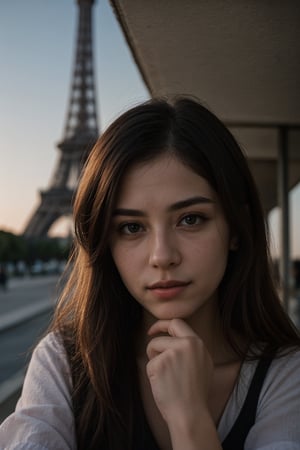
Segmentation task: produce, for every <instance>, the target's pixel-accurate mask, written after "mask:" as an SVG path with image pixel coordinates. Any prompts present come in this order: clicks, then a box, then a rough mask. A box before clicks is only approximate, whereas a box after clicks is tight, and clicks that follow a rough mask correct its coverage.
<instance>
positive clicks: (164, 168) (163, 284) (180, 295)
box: [110, 154, 230, 319]
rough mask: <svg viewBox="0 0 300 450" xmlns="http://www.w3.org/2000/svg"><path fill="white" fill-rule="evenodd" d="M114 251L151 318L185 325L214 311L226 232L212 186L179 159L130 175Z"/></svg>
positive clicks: (163, 159) (117, 216)
mask: <svg viewBox="0 0 300 450" xmlns="http://www.w3.org/2000/svg"><path fill="white" fill-rule="evenodd" d="M110 247H111V252H112V257H113V260H114V262H115V265H116V267H117V269H118V271H119V273H120V276H121V278H122V280H123V282H124V284H125V286H126V287H127V289H128V291H129V292H130V293H131V295H132V296H133V297H134V298H135V299H136V301H137V302H139V303H140V304H141V305H142V307H143V308H144V309H145V311H147V312H148V313H150V314H151V316H153V317H155V318H157V319H172V318H182V319H188V318H190V317H191V316H194V315H195V314H201V313H202V312H203V311H205V310H206V311H207V310H209V309H211V308H215V306H216V301H217V290H218V286H219V284H220V282H221V280H222V278H223V275H224V272H225V269H226V264H227V256H228V251H229V248H230V241H229V228H228V225H227V223H226V220H225V217H224V214H223V212H222V209H221V207H220V205H219V202H218V198H217V195H216V193H215V192H214V190H213V189H212V188H211V186H210V185H209V183H208V182H207V181H206V179H205V178H203V177H201V176H199V175H197V174H196V173H195V172H193V171H192V170H191V169H190V168H188V167H187V166H185V165H183V164H182V162H180V161H179V160H178V159H177V158H176V157H174V156H170V155H168V154H165V155H162V156H160V157H158V158H157V159H155V160H154V161H152V162H147V163H143V164H139V165H136V166H134V167H132V168H131V169H130V170H129V171H128V172H127V174H126V175H125V177H124V179H123V182H122V183H121V186H120V190H119V195H118V198H117V202H116V206H115V210H114V213H113V218H112V233H111V240H110Z"/></svg>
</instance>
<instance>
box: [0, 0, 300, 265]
mask: <svg viewBox="0 0 300 450" xmlns="http://www.w3.org/2000/svg"><path fill="white" fill-rule="evenodd" d="M93 18H94V21H93V25H94V57H95V63H96V67H95V74H96V87H97V93H98V98H97V103H98V111H99V119H100V124H99V125H100V129H101V130H103V129H104V128H106V126H107V125H108V124H109V123H110V122H111V121H112V120H113V119H114V118H115V117H117V116H118V115H119V114H120V113H121V112H122V111H124V110H126V109H128V108H129V107H131V106H132V105H134V104H136V103H139V102H140V101H143V100H146V99H147V98H149V94H148V91H147V89H146V87H145V86H144V84H143V81H142V79H141V77H140V75H139V72H138V70H137V68H136V66H135V63H134V61H133V59H132V56H131V54H130V51H129V49H128V48H127V44H126V42H125V40H124V37H123V35H122V32H121V30H120V27H119V24H118V22H117V20H116V18H115V16H114V14H113V11H112V8H111V6H110V3H109V1H108V0H98V1H96V4H95V6H94V17H93ZM76 20H77V5H76V2H75V0H9V1H1V2H0V57H1V71H0V98H1V101H0V130H1V133H0V155H1V162H0V183H1V184H0V187H1V189H0V229H5V230H8V231H12V232H15V233H21V232H22V230H23V228H24V226H25V224H26V222H27V221H28V219H29V217H30V215H31V213H32V212H33V211H34V210H35V208H36V207H37V205H38V200H39V196H38V190H39V189H42V190H44V189H47V187H48V186H49V182H50V179H51V177H52V173H53V170H54V166H55V163H56V159H57V157H58V154H59V153H58V150H57V149H56V144H57V143H58V142H59V141H61V140H62V138H63V130H64V125H65V118H66V112H67V107H68V99H69V92H70V84H71V75H72V70H73V62H74V51H75V42H76V41H75V39H76V31H77V27H76V25H77V23H76ZM290 198H291V202H290V203H291V209H292V248H291V250H292V255H293V256H297V257H300V243H299V238H297V228H299V224H300V213H299V206H298V205H299V202H300V188H299V187H298V188H297V189H295V190H294V192H293V193H292V194H291V196H290ZM277 222H278V212H276V211H275V212H273V213H272V214H271V229H272V234H273V236H274V239H273V243H274V247H275V248H278V237H277V235H278V231H277V230H278V225H277Z"/></svg>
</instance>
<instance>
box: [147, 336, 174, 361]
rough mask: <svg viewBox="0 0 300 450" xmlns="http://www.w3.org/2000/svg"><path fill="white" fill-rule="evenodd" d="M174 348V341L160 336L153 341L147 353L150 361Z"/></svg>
mask: <svg viewBox="0 0 300 450" xmlns="http://www.w3.org/2000/svg"><path fill="white" fill-rule="evenodd" d="M172 346H174V339H173V338H172V337H170V336H159V337H156V338H153V339H151V341H150V342H149V344H148V345H147V348H146V353H147V356H148V358H149V359H153V358H154V357H155V356H157V355H159V354H160V353H162V352H164V351H165V350H167V349H170V348H172Z"/></svg>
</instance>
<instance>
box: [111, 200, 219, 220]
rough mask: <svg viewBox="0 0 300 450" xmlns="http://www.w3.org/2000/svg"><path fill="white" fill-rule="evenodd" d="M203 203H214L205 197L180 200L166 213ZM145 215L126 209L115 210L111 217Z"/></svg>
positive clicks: (141, 212)
mask: <svg viewBox="0 0 300 450" xmlns="http://www.w3.org/2000/svg"><path fill="white" fill-rule="evenodd" d="M203 203H209V204H211V203H215V202H214V201H213V200H212V199H210V198H207V197H200V196H198V197H192V198H187V199H186V200H180V201H179V202H176V203H173V205H171V206H170V207H169V208H168V211H177V210H178V209H182V208H187V207H188V206H192V205H198V204H203ZM145 215H146V214H145V213H144V212H143V211H140V210H138V209H127V208H116V209H115V210H114V212H113V216H134V217H145Z"/></svg>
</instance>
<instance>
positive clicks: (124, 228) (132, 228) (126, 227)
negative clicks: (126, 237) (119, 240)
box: [120, 223, 142, 234]
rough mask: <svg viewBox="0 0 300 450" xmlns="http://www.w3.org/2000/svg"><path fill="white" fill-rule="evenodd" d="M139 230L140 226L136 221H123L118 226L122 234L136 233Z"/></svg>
mask: <svg viewBox="0 0 300 450" xmlns="http://www.w3.org/2000/svg"><path fill="white" fill-rule="evenodd" d="M141 230H142V227H141V225H139V224H138V223H125V224H123V225H121V227H120V231H121V233H123V234H136V233H138V232H140V231H141Z"/></svg>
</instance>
